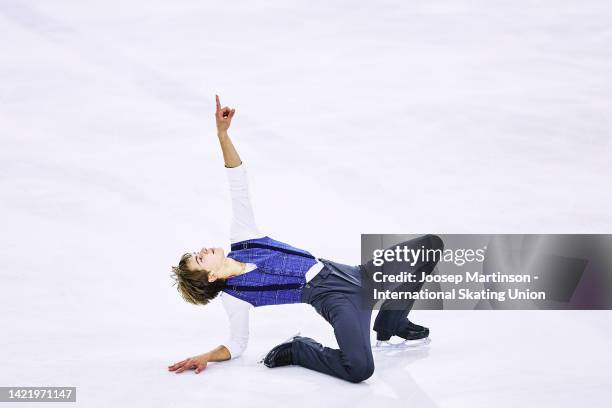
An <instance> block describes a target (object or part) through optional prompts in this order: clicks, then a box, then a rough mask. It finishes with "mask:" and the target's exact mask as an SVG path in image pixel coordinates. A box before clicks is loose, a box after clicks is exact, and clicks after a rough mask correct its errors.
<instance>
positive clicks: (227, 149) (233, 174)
mask: <svg viewBox="0 0 612 408" xmlns="http://www.w3.org/2000/svg"><path fill="white" fill-rule="evenodd" d="M215 97H216V98H217V110H216V112H215V118H216V120H217V134H218V136H219V143H220V144H221V150H223V160H224V161H225V167H226V169H225V171H226V174H227V178H228V182H229V187H230V194H231V197H232V223H231V227H230V242H231V243H234V242H240V241H244V240H247V239H253V238H258V237H261V236H262V234H261V233H260V232H259V229H258V228H257V224H256V223H255V215H254V213H253V205H252V203H251V194H250V192H249V181H248V177H247V172H246V169H245V166H244V165H243V164H242V160H240V156H238V152H237V151H236V148H234V144H233V143H232V141H231V139H230V137H229V135H228V134H227V129H228V128H229V126H230V124H231V121H232V118H233V117H234V113H235V112H236V109H230V108H229V107H227V106H226V107H224V108H221V102H220V101H219V96H218V95H215Z"/></svg>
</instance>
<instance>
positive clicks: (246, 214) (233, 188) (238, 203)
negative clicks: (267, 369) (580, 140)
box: [220, 164, 323, 359]
mask: <svg viewBox="0 0 612 408" xmlns="http://www.w3.org/2000/svg"><path fill="white" fill-rule="evenodd" d="M226 174H227V179H228V181H229V187H230V195H231V198H232V222H231V226H230V242H231V243H232V244H233V243H235V242H240V241H245V240H247V239H255V238H261V237H264V236H265V235H263V234H262V233H261V232H259V229H258V228H257V225H256V224H255V216H254V214H253V206H252V204H251V196H250V192H249V182H248V177H247V173H246V169H245V167H244V164H241V165H240V166H238V167H233V168H229V167H226ZM256 267H257V266H256V265H255V264H251V263H247V269H246V270H245V273H246V272H249V271H252V270H253V269H255V268H256ZM321 269H323V264H322V263H321V262H319V261H317V263H316V264H314V265H313V266H312V267H311V268H310V269H309V270H308V271H307V272H306V282H309V281H310V280H311V279H312V278H314V277H315V276H316V275H317V273H319V272H320V271H321ZM220 296H221V300H222V302H223V307H224V308H225V311H226V313H227V316H228V318H229V323H230V335H229V338H228V340H227V341H226V342H225V343H224V344H223V345H224V346H225V347H226V348H227V349H228V350H229V352H230V355H231V358H232V359H234V358H236V357H238V356H240V355H241V354H242V352H243V351H244V350H245V349H246V347H247V344H248V342H249V312H250V309H251V307H253V306H252V305H251V304H250V303H248V302H245V301H244V300H242V299H238V298H236V297H234V296H232V295H230V294H228V293H225V292H221V295H220Z"/></svg>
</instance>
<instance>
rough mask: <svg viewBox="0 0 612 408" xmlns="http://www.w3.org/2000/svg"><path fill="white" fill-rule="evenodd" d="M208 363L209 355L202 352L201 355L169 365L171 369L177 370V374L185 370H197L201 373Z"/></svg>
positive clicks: (196, 371) (197, 372)
mask: <svg viewBox="0 0 612 408" xmlns="http://www.w3.org/2000/svg"><path fill="white" fill-rule="evenodd" d="M207 365H208V355H207V354H206V353H205V354H200V355H199V356H195V357H189V358H187V359H185V360H183V361H179V362H178V363H175V364H172V365H171V366H168V370H169V371H175V374H178V373H182V372H183V371H185V370H195V373H196V374H199V373H200V372H201V371H202V370H204V369H205V368H206V366H207Z"/></svg>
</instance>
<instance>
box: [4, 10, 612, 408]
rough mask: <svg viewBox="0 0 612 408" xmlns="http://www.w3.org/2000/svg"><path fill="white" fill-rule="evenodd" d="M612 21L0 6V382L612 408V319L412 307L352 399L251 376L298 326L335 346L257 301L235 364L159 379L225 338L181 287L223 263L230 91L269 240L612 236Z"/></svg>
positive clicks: (340, 257) (162, 395) (349, 244)
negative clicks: (186, 262)
mask: <svg viewBox="0 0 612 408" xmlns="http://www.w3.org/2000/svg"><path fill="white" fill-rule="evenodd" d="M611 23H612V5H611V4H610V3H609V2H606V1H603V0H601V1H584V2H578V1H575V2H574V1H552V0H551V1H494V2H491V1H467V0H463V1H450V0H449V1H436V2H431V1H425V0H423V1H411V2H401V1H377V2H368V3H366V2H354V1H325V2H312V1H300V2H285V1H265V2H263V1H257V2H254V1H234V2H220V1H215V2H212V1H207V2H204V1H196V0H193V1H173V2H168V1H161V0H157V1H119V0H107V1H99V2H92V1H90V2H83V1H77V0H74V1H53V2H51V1H43V0H39V1H33V0H29V1H16V0H13V1H11V0H0V135H1V138H2V139H1V140H2V145H1V146H2V148H1V149H0V160H1V167H0V202H1V204H2V212H1V214H2V222H1V224H2V227H1V232H0V239H1V240H0V244H1V245H0V251H1V254H2V257H1V259H2V263H1V274H2V275H1V282H2V283H1V286H0V310H2V315H1V321H2V327H1V329H0V362H1V363H0V385H2V386H13V385H14V386H18V385H22V386H28V385H29V386H35V385H57V386H76V387H78V392H77V399H78V403H77V405H78V406H83V407H109V406H130V407H135V406H143V407H169V406H172V407H187V406H219V405H221V404H223V405H225V406H227V405H229V406H234V405H236V406H237V405H240V406H246V407H251V406H252V407H255V406H259V407H261V406H283V407H288V406H305V407H316V406H331V407H340V406H373V404H388V405H389V406H396V405H397V406H415V407H416V406H441V407H458V406H470V407H485V406H486V407H488V406H491V405H494V406H516V405H518V404H520V405H523V406H539V407H541V406H555V407H557V406H577V405H579V404H580V405H581V406H583V405H584V406H607V403H608V392H609V385H610V383H609V377H608V375H609V372H610V370H611V369H612V364H611V363H610V359H609V350H608V346H609V344H610V340H612V319H611V316H612V315H611V314H610V312H578V311H576V312H550V311H549V312H534V311H525V312H512V311H507V312H486V311H480V312H475V311H472V312H469V311H468V312H458V311H442V312H441V311H428V312H424V311H415V313H414V314H413V315H411V316H413V319H414V321H415V322H417V323H422V324H425V325H427V326H429V327H430V328H431V332H432V339H433V341H432V344H431V347H430V348H429V350H426V351H420V352H412V353H403V354H400V355H395V356H390V355H385V356H378V355H377V356H376V359H375V363H376V372H375V374H374V376H373V377H372V378H370V379H369V380H367V381H366V382H365V383H362V384H358V385H355V384H350V383H346V382H343V381H341V380H338V379H335V378H332V377H329V376H326V375H322V374H319V373H315V372H311V371H308V370H306V369H303V368H301V367H287V368H279V369H275V370H270V369H267V368H265V367H262V366H259V365H257V364H256V363H255V361H256V360H257V359H258V357H259V356H260V354H261V353H264V352H265V351H267V350H268V349H269V348H271V347H272V346H274V345H275V344H277V343H278V342H280V341H282V340H284V339H285V338H286V337H288V336H290V335H292V334H293V333H294V332H296V331H298V330H301V331H302V334H303V335H309V336H312V337H314V338H316V339H317V340H319V341H321V342H323V343H325V344H327V345H334V339H333V333H332V331H331V328H330V327H329V326H328V325H327V323H326V322H325V321H324V320H323V319H321V318H320V317H319V316H318V315H316V313H315V312H314V310H313V309H312V308H310V307H309V306H307V305H291V306H283V307H270V308H261V309H258V310H256V311H255V313H254V314H253V315H252V324H251V332H252V341H251V343H250V345H249V348H248V350H247V352H246V353H245V355H244V356H243V357H241V358H240V359H238V360H235V361H232V362H229V363H222V364H210V365H209V367H208V369H207V370H206V371H205V372H203V373H201V374H199V375H195V374H193V372H188V373H183V374H181V375H176V374H173V373H170V372H168V371H167V369H166V367H167V366H168V365H169V364H171V363H173V362H176V361H179V360H182V359H183V358H185V357H188V356H192V355H195V354H199V353H202V352H204V351H206V350H208V349H210V348H212V347H214V346H216V345H217V344H219V343H220V342H221V341H223V340H224V339H225V336H226V335H227V327H226V320H225V316H224V314H223V311H222V308H221V306H220V304H219V302H214V304H211V305H209V306H206V307H196V306H191V305H189V304H187V303H185V302H184V301H182V300H181V298H180V297H179V296H178V294H177V292H176V289H175V288H174V287H172V286H171V279H170V277H169V274H170V266H171V265H176V263H177V262H178V258H179V256H180V255H181V254H182V253H183V252H188V251H195V250H198V249H200V248H201V247H202V246H210V245H223V246H225V247H226V248H228V246H229V245H228V228H229V194H228V192H227V185H226V179H225V175H224V170H223V161H222V158H221V154H220V150H219V147H218V143H217V140H216V135H215V123H214V117H213V114H214V94H215V93H218V94H219V95H220V96H221V102H222V104H223V105H229V106H231V107H235V108H236V116H235V118H234V123H233V124H232V126H231V128H230V135H231V136H232V138H233V140H234V142H235V144H236V146H237V148H238V150H239V152H240V154H241V156H242V159H243V160H244V162H245V164H246V165H247V166H248V169H249V175H250V180H251V191H252V193H253V202H254V206H255V211H256V217H257V220H258V223H259V226H260V228H261V229H262V231H264V232H265V233H267V234H268V235H270V236H272V237H273V238H276V239H280V240H283V241H286V242H288V243H291V244H293V245H295V246H298V247H303V248H306V249H308V250H310V251H311V252H313V253H314V254H315V255H317V256H321V257H325V258H328V259H333V260H336V261H338V262H342V263H349V264H356V263H358V262H359V250H360V248H359V246H360V234H361V233H534V232H537V233H555V232H563V233H609V232H611V231H612V217H611V216H610V211H609V208H610V199H611V198H612V193H611V191H612V189H611V188H610V186H611V181H612V180H611V179H612V176H611V171H612V160H610V153H611V143H610V139H611V133H612V116H611V114H610V112H611V108H612V78H611V73H612V53H611V48H612V28H611V27H612V24H611ZM26 405H27V404H24V405H23V406H26ZM60 405H62V404H60ZM70 406H74V404H72V405H70ZM380 406H382V405H380Z"/></svg>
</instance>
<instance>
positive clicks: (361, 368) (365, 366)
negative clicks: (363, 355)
mask: <svg viewBox="0 0 612 408" xmlns="http://www.w3.org/2000/svg"><path fill="white" fill-rule="evenodd" d="M372 374H374V361H369V360H360V361H359V362H356V363H355V364H353V365H352V366H351V369H350V370H349V371H348V376H347V380H348V381H350V382H352V383H359V382H362V381H365V380H367V379H368V378H370V377H371V376H372Z"/></svg>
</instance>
